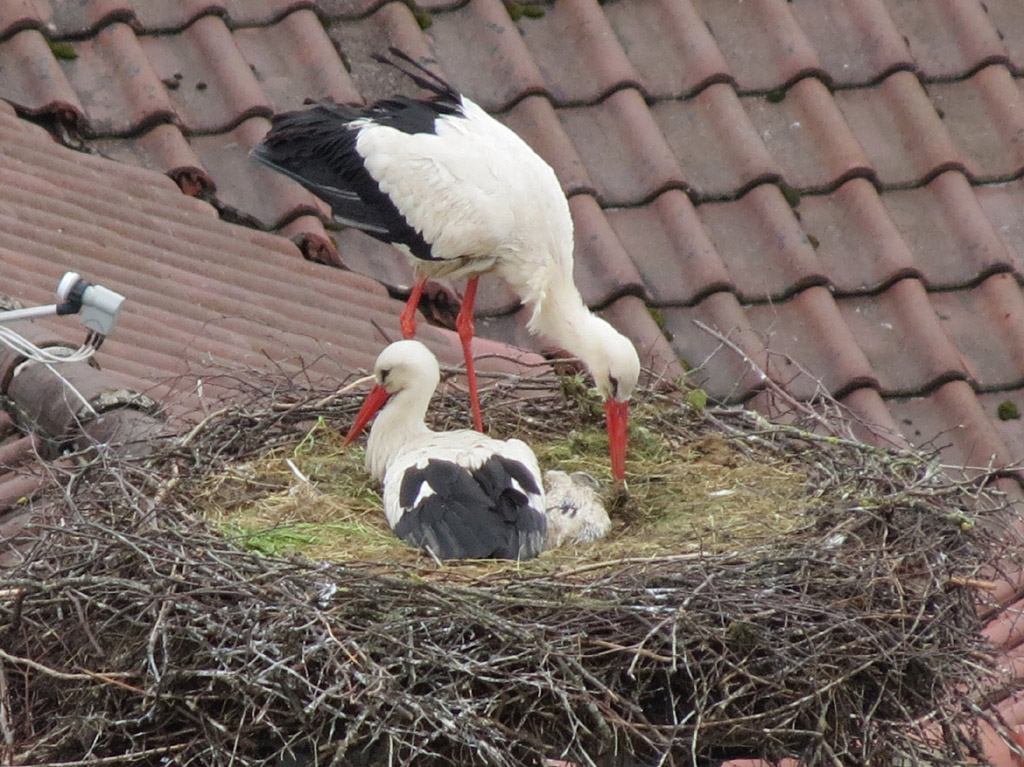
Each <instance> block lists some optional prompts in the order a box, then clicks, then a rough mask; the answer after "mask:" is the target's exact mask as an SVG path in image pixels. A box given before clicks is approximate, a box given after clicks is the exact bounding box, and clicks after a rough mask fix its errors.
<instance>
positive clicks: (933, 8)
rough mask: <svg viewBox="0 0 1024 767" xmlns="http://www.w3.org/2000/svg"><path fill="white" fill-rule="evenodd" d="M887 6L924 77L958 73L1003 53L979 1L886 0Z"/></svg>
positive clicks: (996, 58) (959, 74)
mask: <svg viewBox="0 0 1024 767" xmlns="http://www.w3.org/2000/svg"><path fill="white" fill-rule="evenodd" d="M886 6H887V7H888V9H889V13H890V14H891V15H892V18H893V21H894V22H895V23H896V25H897V26H898V27H899V29H900V32H902V34H903V36H904V37H905V38H906V40H907V45H908V46H909V47H910V52H911V53H912V54H913V56H914V63H915V65H916V66H917V68H918V69H919V71H920V72H921V74H923V75H924V76H925V77H929V78H932V77H959V76H962V75H964V74H966V73H968V72H970V71H971V70H973V69H975V68H977V67H979V66H980V65H981V64H982V63H985V62H992V61H994V60H998V59H1002V58H1004V57H1005V56H1006V50H1005V48H1004V47H1003V44H1002V42H1001V41H1000V40H999V35H998V33H997V32H996V29H995V27H993V26H992V22H991V21H990V20H989V19H988V17H987V16H986V14H985V11H984V6H983V4H982V3H980V2H967V3H965V2H961V0H887V1H886Z"/></svg>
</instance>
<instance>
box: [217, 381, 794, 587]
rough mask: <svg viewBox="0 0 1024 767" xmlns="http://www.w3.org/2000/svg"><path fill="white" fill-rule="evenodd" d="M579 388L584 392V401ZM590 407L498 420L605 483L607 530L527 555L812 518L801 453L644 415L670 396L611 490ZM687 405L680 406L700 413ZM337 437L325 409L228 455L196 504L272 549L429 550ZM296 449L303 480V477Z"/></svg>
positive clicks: (720, 535) (738, 538)
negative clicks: (554, 423) (563, 418)
mask: <svg viewBox="0 0 1024 767" xmlns="http://www.w3.org/2000/svg"><path fill="white" fill-rule="evenodd" d="M584 400H585V398H584V397H581V403H580V404H581V406H583V405H585V404H586V402H585V401H584ZM592 410H593V409H592V408H590V409H588V408H586V407H581V414H580V418H579V419H577V423H576V428H573V429H572V430H571V431H570V432H569V433H568V434H567V435H565V436H557V437H556V436H553V435H552V433H551V432H550V431H547V432H543V433H537V431H535V430H534V429H533V428H532V427H531V421H530V420H529V419H524V420H522V421H520V422H519V423H516V424H514V426H513V427H512V430H511V431H510V432H508V433H505V434H498V433H496V430H495V429H493V428H492V435H493V436H496V437H500V438H509V437H519V438H521V439H524V440H526V441H527V442H529V443H530V444H531V445H532V447H533V449H534V451H535V452H536V454H537V458H538V460H539V462H540V465H541V468H542V469H545V470H547V469H554V468H558V469H561V470H563V471H570V472H571V471H586V472H588V473H589V474H591V475H592V476H594V477H595V478H597V479H598V480H600V481H601V482H602V483H603V484H604V486H605V488H606V491H605V504H606V507H607V508H608V510H609V513H610V515H611V517H612V521H613V527H612V532H611V533H610V534H609V536H608V537H607V538H605V539H604V540H602V541H598V542H596V543H594V544H587V545H579V546H571V547H565V548H562V549H560V550H558V551H556V552H549V553H547V554H545V555H544V556H542V557H541V560H539V561H537V562H535V563H525V565H524V566H528V567H536V568H540V569H545V568H546V567H548V566H551V565H567V564H568V565H571V564H572V563H574V562H589V561H600V560H609V559H618V558H624V557H634V556H655V555H664V554H674V553H685V552H693V551H696V550H698V549H702V550H710V551H720V550H725V549H734V548H743V547H744V546H747V545H750V544H754V543H758V542H764V541H766V540H770V539H772V538H773V537H776V536H778V535H780V534H782V533H785V532H788V531H790V530H793V529H794V528H796V527H798V526H800V525H802V524H804V523H805V521H806V519H807V515H806V514H805V512H806V510H807V509H808V508H809V507H810V505H811V500H810V494H811V493H810V489H809V488H808V486H807V484H808V483H807V480H806V475H805V473H804V472H803V471H802V469H801V467H800V466H799V464H798V463H796V462H795V461H791V460H786V459H784V458H781V457H780V456H779V455H777V454H774V453H770V452H767V451H766V454H765V455H754V456H752V455H750V453H749V451H748V450H744V449H741V446H739V445H738V444H737V443H736V442H734V441H732V440H730V439H727V438H726V437H724V436H722V435H720V434H718V433H715V432H710V433H703V434H700V435H699V436H697V437H695V438H692V439H690V438H687V437H686V436H685V435H681V434H680V433H678V431H677V430H674V429H667V430H665V433H661V432H658V431H655V430H654V429H653V428H648V427H646V426H644V425H643V424H644V423H653V422H656V421H657V420H658V417H659V416H660V415H664V413H665V412H666V411H671V415H672V417H673V418H675V419H676V420H678V419H679V418H680V413H683V412H684V411H686V409H685V408H682V407H681V406H680V405H679V404H678V402H676V401H671V402H668V401H666V400H664V399H660V400H658V401H656V402H653V403H644V404H638V405H636V406H634V413H633V417H632V419H631V421H632V423H631V425H630V438H629V454H628V460H627V483H628V488H629V490H628V493H622V492H616V491H615V490H614V488H613V486H612V483H611V477H610V474H609V464H608V440H607V435H606V433H605V430H604V427H603V423H602V419H601V418H600V417H599V414H598V413H597V412H591V411H592ZM598 410H600V408H598ZM688 412H689V415H688V416H684V417H688V418H692V419H694V420H695V421H699V419H700V418H701V416H700V415H699V414H698V413H696V412H693V411H692V410H689V411H688ZM600 415H603V414H600ZM506 425H507V422H506ZM338 426H340V427H344V426H346V425H344V424H339V425H338ZM341 443H342V434H341V433H340V432H339V431H338V430H337V429H336V428H335V427H334V426H333V425H329V424H328V423H327V422H326V421H324V420H323V419H322V418H321V419H319V420H318V421H316V422H315V423H313V424H312V426H311V427H310V428H309V429H308V431H307V432H306V433H305V434H304V435H297V437H296V441H295V443H294V444H292V445H288V446H286V447H276V448H275V449H273V450H270V451H268V452H267V453H265V454H264V455H262V456H260V457H258V458H257V459H255V460H251V461H247V462H244V463H235V464H230V465H228V466H226V467H225V469H224V470H223V471H222V472H220V473H217V474H214V475H213V476H211V477H209V478H208V479H207V480H206V481H205V482H204V483H203V485H202V490H201V496H200V498H198V499H197V500H198V505H199V506H200V507H201V508H203V509H205V514H206V516H207V517H208V518H210V519H211V520H213V521H214V522H215V523H216V524H217V525H218V526H219V528H220V529H221V530H222V531H223V532H224V533H225V534H226V535H228V536H229V537H231V538H232V539H234V540H236V541H238V542H239V543H240V544H242V545H244V546H246V547H248V548H250V549H253V550H256V551H259V552H260V553H263V554H266V555H270V556H288V555H301V556H305V557H308V558H311V559H324V560H332V561H345V560H364V561H367V560H368V561H380V562H396V563H415V562H418V561H419V562H422V561H423V560H422V558H423V556H424V555H422V554H421V553H419V552H418V551H416V550H414V549H412V548H410V547H409V546H407V545H406V544H404V543H403V542H402V541H400V540H398V539H397V538H396V537H395V536H394V534H393V533H392V532H391V530H390V529H389V528H388V525H387V521H386V519H385V517H384V512H383V507H382V502H381V498H380V494H379V490H378V485H377V483H376V482H375V481H374V480H373V479H371V478H370V476H369V475H368V474H367V473H366V471H365V469H364V467H363V456H364V452H363V449H362V447H361V446H353V447H350V448H347V449H342V447H341ZM289 461H290V462H291V464H292V465H293V466H294V467H295V469H297V470H298V472H300V473H301V474H302V475H303V476H304V477H305V478H306V480H308V481H304V480H303V479H300V478H299V476H298V474H297V473H296V471H294V470H293V469H292V466H290V465H289ZM491 566H493V567H502V566H508V563H493V564H492V565H491ZM517 566H518V565H517Z"/></svg>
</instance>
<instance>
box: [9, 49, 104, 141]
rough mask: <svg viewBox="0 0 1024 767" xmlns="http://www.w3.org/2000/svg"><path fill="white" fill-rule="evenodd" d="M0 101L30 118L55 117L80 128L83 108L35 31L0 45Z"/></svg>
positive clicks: (83, 119)
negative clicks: (33, 116)
mask: <svg viewBox="0 0 1024 767" xmlns="http://www.w3.org/2000/svg"><path fill="white" fill-rule="evenodd" d="M0 72H3V74H4V76H3V78H2V79H0V98H3V99H4V100H6V101H9V102H10V103H12V104H14V105H15V106H16V107H17V108H18V109H20V110H22V111H24V112H27V113H28V114H32V115H39V114H56V115H57V116H58V117H59V118H60V119H61V120H62V121H63V122H65V123H68V124H76V123H80V124H84V122H85V107H83V106H82V103H81V101H80V100H79V98H78V94H77V93H75V89H74V88H73V87H72V85H71V83H69V82H68V79H67V77H66V76H65V75H64V71H63V70H62V69H61V67H60V64H59V63H58V62H57V59H56V58H55V57H54V55H53V51H51V50H50V46H49V43H47V40H46V38H45V37H43V35H42V34H40V33H39V32H38V31H37V30H35V29H26V30H24V31H22V32H18V33H17V34H15V35H14V36H13V37H11V38H10V39H8V40H4V41H3V42H0Z"/></svg>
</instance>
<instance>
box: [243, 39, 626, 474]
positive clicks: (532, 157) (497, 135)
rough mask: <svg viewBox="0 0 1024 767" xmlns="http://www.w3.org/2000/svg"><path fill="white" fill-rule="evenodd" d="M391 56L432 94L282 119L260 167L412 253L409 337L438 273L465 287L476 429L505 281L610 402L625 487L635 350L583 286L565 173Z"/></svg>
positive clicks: (261, 153)
mask: <svg viewBox="0 0 1024 767" xmlns="http://www.w3.org/2000/svg"><path fill="white" fill-rule="evenodd" d="M391 53H392V55H394V56H395V57H397V58H399V59H400V60H401V61H403V62H405V63H406V64H408V65H411V66H412V67H414V68H415V69H412V70H411V69H408V68H404V67H402V66H401V65H400V64H397V63H395V62H393V61H390V60H388V59H386V58H383V57H377V60H378V61H381V62H382V63H386V64H389V65H391V66H394V67H395V68H397V69H399V71H401V72H403V73H404V74H406V75H407V76H408V77H410V78H411V79H412V80H413V81H414V82H415V83H416V84H417V85H418V86H419V87H421V88H423V89H424V90H426V91H429V92H430V93H431V94H432V96H431V97H430V98H429V99H426V100H416V99H410V98H406V97H404V96H395V97H394V98H389V99H385V100H383V101H378V102H376V103H374V104H371V105H369V106H350V105H344V104H337V103H334V102H333V101H321V102H319V103H318V104H316V105H315V106H313V107H312V108H310V109H306V110H302V111H296V112H286V113H283V114H279V115H276V116H275V117H274V118H273V127H272V128H271V130H270V132H269V133H268V134H267V136H266V137H265V138H264V139H263V141H262V142H261V143H260V144H259V145H258V146H256V147H255V149H254V150H253V156H254V157H255V158H256V159H257V160H258V161H259V162H261V163H263V164H265V165H267V166H269V167H271V168H273V169H275V170H277V171H280V172H281V173H283V174H285V175H286V176H289V177H290V178H292V179H294V180H296V181H298V182H299V183H300V184H302V185H303V186H304V187H306V188H307V189H309V190H310V191H311V192H313V193H314V194H316V195H317V196H318V197H320V198H321V199H323V200H324V201H325V202H327V203H328V204H330V206H331V210H332V213H333V216H334V218H335V219H336V220H337V221H339V222H341V223H343V224H346V225H348V226H353V227H356V228H357V229H361V230H363V231H364V232H366V233H367V234H369V235H371V236H372V237H375V238H377V239H378V240H382V241H383V242H388V243H391V244H392V245H394V246H395V247H397V248H398V249H399V250H401V251H402V252H403V253H404V254H405V255H406V256H407V257H408V258H409V259H410V261H411V262H412V265H413V268H414V270H415V271H416V274H417V278H416V282H415V284H414V286H413V289H412V294H411V295H410V296H409V300H408V303H407V304H406V307H405V310H404V311H403V312H402V317H401V327H402V335H403V337H404V338H412V337H413V335H414V334H415V330H416V321H415V312H416V307H417V306H418V304H419V300H420V296H421V294H422V292H423V286H424V284H425V282H426V280H427V279H428V278H430V277H443V276H453V277H467V278H468V282H467V285H466V292H465V296H464V298H463V301H462V306H461V308H460V310H459V315H458V318H457V320H456V323H455V324H456V328H457V329H458V333H459V338H460V339H461V341H462V348H463V352H464V354H465V357H466V375H467V379H468V383H469V392H470V403H471V406H472V409H473V423H474V425H475V427H476V429H477V431H483V419H482V417H481V414H480V402H479V397H478V394H477V383H476V372H475V368H474V365H473V356H472V352H471V349H470V347H471V342H472V338H473V331H474V329H473V303H474V299H475V297H476V288H477V280H478V279H479V277H480V275H481V274H483V273H485V272H492V271H493V272H495V273H497V274H498V275H500V276H501V277H502V278H504V280H505V281H506V282H507V283H508V284H509V286H510V287H511V289H512V290H513V291H515V293H516V294H517V295H518V296H519V297H520V298H521V299H522V301H523V303H524V304H526V306H528V307H530V308H531V309H532V314H531V316H530V320H529V322H528V324H527V328H528V329H529V331H530V332H531V333H534V334H539V335H542V336H545V337H547V338H549V339H550V340H551V341H553V342H554V343H556V344H558V345H560V346H561V347H563V348H564V349H566V350H568V351H569V352H571V353H573V354H575V355H576V356H577V357H579V359H581V360H582V361H583V363H584V364H585V365H586V366H587V367H588V368H589V370H590V372H591V375H593V377H594V381H595V383H596V385H597V389H598V392H599V393H600V395H601V397H602V399H604V402H605V413H606V421H607V428H608V438H609V445H610V450H611V464H612V473H613V475H614V476H615V478H616V479H619V480H621V479H623V478H624V477H625V460H626V423H627V418H628V412H629V399H630V397H631V396H632V394H633V389H634V387H635V386H636V382H637V378H638V377H639V374H640V360H639V357H638V356H637V353H636V349H635V348H634V346H633V344H632V343H631V342H630V341H629V339H627V338H626V337H625V336H623V335H622V334H621V333H619V332H618V331H616V330H615V329H614V328H613V327H612V326H611V325H610V324H608V323H607V322H606V321H604V320H603V319H601V318H600V317H597V316H595V315H594V314H592V313H591V312H590V310H589V309H588V308H587V306H586V305H585V304H584V302H583V299H582V297H581V296H580V293H579V291H578V290H577V289H576V285H575V283H574V282H573V275H572V270H573V223H572V217H571V215H570V212H569V204H568V202H567V200H566V198H565V195H564V193H563V192H562V188H561V185H560V184H559V183H558V179H557V178H556V177H555V173H554V171H553V170H552V169H551V166H549V165H548V164H547V163H546V162H544V160H542V159H541V158H540V157H539V156H538V155H537V154H536V153H535V152H534V151H533V150H532V149H531V148H530V147H529V146H528V145H527V144H526V142H525V141H523V140H522V139H521V138H520V137H519V136H517V135H516V134H515V133H514V132H513V131H511V130H510V129H508V128H506V127H505V126H504V125H502V124H501V123H500V122H498V121H497V120H495V119H494V118H492V117H491V116H490V115H488V114H487V113H486V112H485V111H484V110H483V109H481V108H480V107H479V106H477V105H476V104H474V103H473V102H472V101H470V100H469V99H468V98H466V97H465V96H462V95H460V94H459V93H458V92H456V91H455V90H454V89H453V88H452V87H451V86H450V85H448V83H446V82H445V81H444V80H442V79H441V78H440V77H438V76H437V75H435V74H433V73H432V72H430V71H429V70H427V69H426V68H424V67H423V66H422V65H420V64H418V63H417V62H415V61H413V60H412V59H411V58H410V57H409V56H408V55H406V54H404V53H402V52H401V51H398V50H396V49H394V48H392V49H391Z"/></svg>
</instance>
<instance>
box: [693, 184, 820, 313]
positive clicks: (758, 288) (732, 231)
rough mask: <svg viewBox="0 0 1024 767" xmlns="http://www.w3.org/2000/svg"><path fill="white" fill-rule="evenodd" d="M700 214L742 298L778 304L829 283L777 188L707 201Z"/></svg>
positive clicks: (769, 186) (763, 186) (767, 186)
mask: <svg viewBox="0 0 1024 767" xmlns="http://www.w3.org/2000/svg"><path fill="white" fill-rule="evenodd" d="M697 214H698V215H699V216H700V219H701V221H702V222H703V223H704V227H705V229H706V230H707V233H708V236H709V237H710V238H711V241H712V242H713V243H714V245H715V250H717V251H718V255H719V257H720V258H721V259H722V262H723V263H724V264H725V267H726V269H728V270H729V274H730V275H731V276H732V283H733V284H734V285H735V286H736V290H737V292H738V294H739V296H740V297H741V299H742V300H744V301H766V300H769V299H776V300H777V299H781V298H784V297H785V296H786V295H788V294H791V293H792V292H793V291H794V289H797V288H800V287H806V286H808V285H812V284H825V283H826V282H827V281H828V278H827V275H826V273H825V269H824V268H823V267H822V265H821V262H820V261H819V260H818V257H817V255H816V254H815V251H814V246H813V245H812V244H811V240H810V238H809V237H808V236H807V234H806V233H805V232H804V230H803V228H802V227H801V226H800V222H799V221H798V220H797V218H796V215H794V213H793V209H792V208H791V207H790V206H789V203H788V202H787V201H786V198H785V197H784V196H783V194H782V192H780V191H779V188H778V187H777V186H775V185H774V184H761V185H760V186H756V187H754V188H753V189H751V190H750V191H749V192H747V193H746V194H745V195H743V196H742V197H740V198H739V199H738V200H731V201H729V202H709V203H705V204H703V205H701V206H699V207H698V208H697ZM751 254H756V258H754V259H752V258H751Z"/></svg>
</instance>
